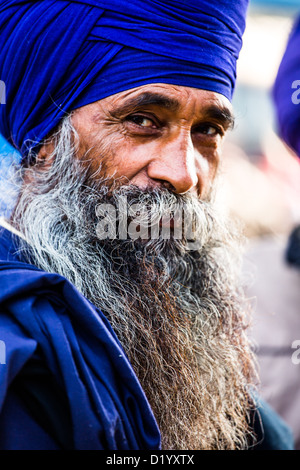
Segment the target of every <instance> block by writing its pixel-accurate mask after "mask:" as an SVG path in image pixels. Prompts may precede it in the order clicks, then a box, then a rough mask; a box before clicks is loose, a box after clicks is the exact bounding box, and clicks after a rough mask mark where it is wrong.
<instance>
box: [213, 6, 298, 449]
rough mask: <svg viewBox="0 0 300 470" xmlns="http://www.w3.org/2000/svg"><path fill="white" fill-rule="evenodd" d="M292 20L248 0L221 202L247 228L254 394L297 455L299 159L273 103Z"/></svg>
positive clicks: (278, 9) (282, 9) (282, 10)
mask: <svg viewBox="0 0 300 470" xmlns="http://www.w3.org/2000/svg"><path fill="white" fill-rule="evenodd" d="M297 15H300V0H250V10H249V16H248V21H247V28H246V32H245V36H244V46H243V49H242V52H241V56H240V59H239V62H238V71H237V76H238V80H237V87H236V92H235V96H234V100H233V106H234V109H235V115H236V127H235V129H234V131H233V132H232V133H230V135H229V136H228V138H227V141H226V145H225V152H224V153H225V155H224V173H225V178H224V184H223V188H222V189H223V192H222V202H224V203H225V205H226V206H227V207H228V208H229V210H230V211H231V213H232V214H233V215H234V216H235V217H237V218H238V219H239V220H240V221H241V222H242V223H243V224H244V233H245V235H246V237H247V244H246V253H245V257H244V271H243V276H244V279H243V281H245V283H246V291H247V294H248V296H249V298H250V299H251V303H252V305H253V312H254V318H253V325H252V329H251V334H252V337H253V340H254V344H255V349H256V352H257V358H258V366H259V373H260V387H259V392H260V395H261V396H263V398H265V399H266V400H267V401H268V402H269V403H270V404H271V405H272V406H273V408H275V410H276V411H277V412H278V413H279V415H280V416H281V417H282V418H283V419H284V420H285V421H286V422H287V423H288V424H289V426H290V427H291V428H292V430H293V432H294V438H295V448H296V449H297V450H299V449H300V419H299V417H300V364H294V363H293V362H292V359H291V358H292V354H293V352H294V351H295V350H294V349H293V348H292V343H293V341H295V340H300V266H297V265H296V264H291V263H288V262H287V253H288V249H289V246H290V240H291V234H292V233H293V231H294V230H296V228H297V227H298V226H300V159H299V158H297V157H296V156H295V155H294V154H293V153H292V152H291V151H290V150H289V149H288V148H287V147H286V146H285V145H284V144H283V143H282V142H281V140H280V139H279V138H278V136H277V124H276V118H275V112H274V107H273V102H272V86H273V83H274V80H275V77H276V74H277V70H278V67H279V64H280V62H281V59H282V56H283V54H284V51H285V48H286V44H287V40H288V37H289V34H290V31H291V28H292V25H293V22H294V20H295V18H296V16H297ZM299 57H300V44H299ZM299 60H300V59H299ZM295 78H298V79H300V77H295ZM299 112H300V105H299ZM299 132H300V129H299ZM298 256H300V235H299V234H298Z"/></svg>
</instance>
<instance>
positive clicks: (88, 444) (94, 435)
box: [0, 229, 160, 450]
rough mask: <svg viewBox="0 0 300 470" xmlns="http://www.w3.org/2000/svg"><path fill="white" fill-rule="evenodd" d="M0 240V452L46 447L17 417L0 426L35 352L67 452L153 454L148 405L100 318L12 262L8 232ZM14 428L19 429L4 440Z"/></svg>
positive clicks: (62, 283)
mask: <svg viewBox="0 0 300 470" xmlns="http://www.w3.org/2000/svg"><path fill="white" fill-rule="evenodd" d="M0 235H1V239H0V339H1V341H3V342H4V344H5V346H6V351H5V356H6V360H5V364H3V363H2V364H0V448H1V445H5V446H7V447H9V446H11V447H13V448H16V446H18V448H21V449H22V448H23V449H28V446H30V443H31V442H33V445H34V446H39V445H40V446H43V445H47V448H48V447H49V442H47V444H44V442H42V443H41V439H42V437H43V436H42V430H39V431H37V432H35V429H36V424H35V422H34V421H30V422H29V421H28V420H29V417H30V415H29V414H28V413H27V412H25V411H24V410H23V411H22V413H23V415H24V416H23V417H22V416H21V412H19V414H20V416H18V418H17V421H18V420H19V421H20V420H21V423H14V420H13V422H11V421H9V424H7V421H5V420H6V419H7V418H5V416H6V412H5V407H6V404H7V403H8V402H7V400H10V399H11V397H10V387H11V385H12V383H13V381H14V379H15V378H16V377H17V376H18V375H19V374H20V373H21V372H22V369H23V368H24V367H25V365H26V363H27V362H28V361H29V359H30V358H31V357H33V355H34V354H35V352H36V350H37V347H39V351H40V354H41V355H42V358H43V361H44V363H45V366H46V367H47V369H49V371H50V372H51V373H52V374H53V377H55V378H56V380H58V383H59V386H60V388H61V390H62V392H63V394H64V395H66V397H67V401H68V406H69V409H70V415H71V421H72V432H73V436H72V440H73V445H74V449H78V450H101V449H106V450H110V449H111V450H128V449H130V450H140V449H146V450H153V449H159V448H160V433H159V430H158V427H157V425H156V421H155V419H154V417H153V414H152V411H151V409H150V407H149V404H148V401H147V399H146V397H145V395H144V392H143V390H142V388H141V386H140V384H139V381H138V380H137V378H136V376H135V374H134V372H133V369H132V367H131V365H130V363H129V361H128V359H127V358H126V356H125V354H124V351H123V349H122V347H121V346H120V344H119V342H118V340H117V338H116V335H115V333H114V332H113V330H112V328H111V326H110V324H109V322H108V321H107V319H106V318H105V316H104V315H103V314H102V312H101V311H99V310H97V309H96V308H95V307H94V306H93V305H92V304H91V303H90V302H88V301H87V300H86V299H85V297H83V296H82V295H81V294H80V293H79V292H78V291H77V289H76V288H75V287H74V286H73V285H72V284H71V283H69V282H68V281H67V280H66V279H64V278H63V277H61V276H59V275H57V274H49V273H46V272H42V271H40V270H38V269H37V268H35V267H34V266H31V265H28V264H26V263H22V262H20V261H19V260H18V257H17V256H16V255H14V254H13V252H14V250H15V248H14V249H13V242H12V237H11V234H10V232H7V231H4V230H3V229H1V234H0ZM14 406H16V404H14ZM14 406H12V409H13V408H14ZM3 420H4V422H3ZM3 426H4V429H3V428H2V427H3ZM14 426H19V427H21V430H19V431H18V435H17V436H16V435H15V434H14V435H12V436H11V438H10V437H9V433H10V430H11V428H13V427H14ZM9 439H12V443H11V442H9V443H7V440H9ZM3 442H4V444H3ZM54 443H55V442H54ZM54 443H52V445H54ZM7 447H6V448H7Z"/></svg>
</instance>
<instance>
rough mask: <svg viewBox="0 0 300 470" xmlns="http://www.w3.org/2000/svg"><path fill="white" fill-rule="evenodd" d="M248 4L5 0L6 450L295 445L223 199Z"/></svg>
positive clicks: (2, 438)
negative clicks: (256, 330) (8, 187)
mask: <svg viewBox="0 0 300 470" xmlns="http://www.w3.org/2000/svg"><path fill="white" fill-rule="evenodd" d="M246 8H247V2H246V1H242V2H241V1H239V2H228V1H225V0H223V1H213V2H211V1H206V0H201V1H196V2H193V3H191V2H177V1H174V0H165V1H158V2H147V1H140V0H131V1H129V2H122V1H120V0H113V1H109V2H107V1H93V0H89V1H80V2H77V1H74V2H65V1H55V2H54V1H50V0H47V1H43V2H28V1H4V2H1V7H0V18H1V20H0V21H1V26H0V31H1V39H2V44H3V45H4V46H3V49H2V51H1V54H0V55H1V57H0V62H1V67H0V68H1V73H2V74H3V76H2V77H1V79H2V80H3V81H4V82H5V83H6V84H7V97H6V103H7V104H6V106H5V107H2V108H1V118H0V122H1V131H2V133H3V134H4V135H5V137H6V138H8V139H9V140H10V141H11V142H12V143H13V144H14V145H15V146H16V147H17V148H18V149H19V150H20V152H21V154H22V162H21V166H20V169H19V170H18V171H16V183H17V184H18V185H19V193H18V200H17V203H16V207H15V208H14V210H13V213H12V215H11V219H10V221H4V222H3V230H2V241H1V259H2V262H1V266H0V268H1V270H0V277H1V281H0V282H1V294H0V296H1V340H2V341H3V343H4V344H5V346H6V361H5V364H3V365H2V369H1V374H2V378H1V380H2V381H1V414H0V447H1V448H5V449H7V448H13V449H15V448H19V449H20V448H34V449H41V448H45V449H60V448H63V449H117V450H122V449H131V450H132V449H159V448H160V447H162V448H163V449H248V448H253V446H254V445H255V444H256V448H257V447H258V445H257V444H258V443H259V442H260V441H261V440H263V441H264V442H267V443H268V442H269V443H268V444H267V447H268V445H269V447H270V448H276V447H277V448H279V447H281V448H289V446H290V444H289V438H288V436H282V429H283V430H284V432H285V431H286V430H285V428H281V427H280V426H279V427H277V425H274V424H273V422H272V419H273V418H272V416H273V415H272V414H270V415H268V417H267V419H270V420H271V425H270V426H269V425H268V424H267V423H266V428H265V430H264V432H265V433H266V438H265V439H263V435H262V433H261V426H259V425H258V426H257V423H258V421H256V419H255V417H257V416H258V415H257V413H256V412H255V407H256V404H255V403H254V398H253V396H254V395H253V394H254V385H255V383H256V374H255V367H254V360H253V357H252V352H251V346H250V344H249V342H248V339H247V335H246V331H245V330H246V327H247V322H248V318H247V316H248V313H247V312H248V307H247V304H246V302H245V301H244V298H243V295H242V293H241V289H240V286H239V285H238V283H237V282H236V280H235V279H236V277H237V273H236V270H237V269H236V268H237V267H236V262H237V261H238V255H237V254H236V249H235V244H236V242H235V240H236V235H235V232H234V231H233V229H231V228H228V226H227V224H226V223H225V222H223V221H222V218H221V217H220V216H218V215H217V214H216V210H215V205H214V202H213V201H214V192H215V188H214V184H215V183H214V182H215V181H216V177H217V175H218V172H219V170H218V168H219V161H220V158H221V157H220V154H221V146H222V141H223V139H224V136H225V134H226V132H227V130H228V129H229V128H230V127H231V126H232V124H233V117H232V110H231V105H230V100H231V97H232V92H233V88H234V82H235V66H236V59H237V57H238V53H239V50H240V48H241V37H242V33H243V30H244V23H245V14H246ZM268 426H269V428H270V429H271V431H272V433H273V434H272V435H273V437H274V439H273V440H272V442H270V440H269V437H268V436H269V435H268V432H267V429H268ZM257 431H258V434H257Z"/></svg>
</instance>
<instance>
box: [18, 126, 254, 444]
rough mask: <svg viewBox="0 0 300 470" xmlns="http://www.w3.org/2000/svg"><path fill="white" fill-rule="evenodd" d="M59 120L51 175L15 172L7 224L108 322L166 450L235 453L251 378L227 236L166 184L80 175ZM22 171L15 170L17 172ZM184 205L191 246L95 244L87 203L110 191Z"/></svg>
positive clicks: (235, 261) (36, 260)
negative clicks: (19, 177)
mask: <svg viewBox="0 0 300 470" xmlns="http://www.w3.org/2000/svg"><path fill="white" fill-rule="evenodd" d="M71 131H72V129H70V127H69V121H66V122H65V123H64V124H63V127H62V129H61V131H60V132H59V133H58V135H57V137H56V148H55V151H54V155H55V158H54V162H53V164H52V166H51V168H50V169H49V170H47V172H46V171H43V168H39V166H37V167H33V168H32V169H30V168H28V169H26V170H25V172H24V175H25V178H23V180H24V181H23V187H22V191H21V193H20V197H19V200H18V204H17V206H16V209H15V211H14V214H13V218H12V222H13V223H14V225H15V226H17V227H18V229H19V230H20V231H21V232H22V233H23V235H24V236H25V238H26V240H27V242H28V243H29V247H30V248H29V249H28V245H27V244H22V242H21V247H20V249H21V250H22V251H23V256H24V257H25V258H27V259H28V260H29V261H30V262H31V263H32V264H34V265H36V266H38V267H39V268H41V269H43V270H45V271H48V272H56V273H59V274H61V275H62V276H65V277H66V278H67V279H69V280H70V281H71V282H72V283H73V284H74V285H75V286H76V287H77V288H78V289H79V291H81V292H82V293H83V294H84V295H85V296H86V297H87V298H88V299H89V300H90V301H91V302H92V303H93V304H94V305H96V306H97V307H99V308H100V309H101V310H102V311H103V312H104V313H105V314H106V315H107V317H108V318H109V320H110V322H111V324H112V326H113V328H114V330H115V332H116V334H117V336H118V337H119V340H120V342H121V344H122V345H123V348H124V350H125V351H126V353H127V355H128V357H129V360H130V361H131V364H132V367H133V369H134V370H135V372H136V374H137V376H138V378H139V380H140V383H141V385H142V387H143V389H144V391H145V393H146V396H147V397H148V400H149V402H150V404H151V406H152V409H153V412H154V415H155V417H156V420H157V422H158V425H159V427H160V430H161V434H162V446H163V448H164V449H186V450H188V449H193V450H195V449H245V448H247V446H248V445H249V443H253V439H254V436H253V435H252V433H251V429H250V427H249V425H248V422H249V414H250V409H251V406H252V399H251V396H250V394H251V388H252V385H253V381H254V380H255V371H254V365H253V364H254V361H253V357H252V354H251V348H250V345H249V342H248V339H247V336H246V327H247V321H248V305H247V303H246V301H245V299H244V296H243V292H242V291H241V289H240V288H239V286H238V282H237V278H238V265H239V255H238V250H237V239H236V237H235V235H234V232H233V231H232V228H229V227H228V226H227V225H226V224H225V223H224V221H223V220H222V218H220V216H219V215H217V214H215V211H214V207H213V204H212V203H210V202H201V201H199V200H197V199H195V198H190V197H187V196H186V197H183V196H178V195H175V194H173V193H171V192H169V191H166V190H154V191H140V190H139V189H138V188H135V187H130V186H126V185H124V184H121V182H114V183H113V184H111V182H110V181H108V180H106V179H105V178H103V177H102V178H101V177H100V176H99V175H90V174H89V171H88V169H84V168H88V167H87V166H85V165H83V163H82V162H81V161H79V160H78V159H76V157H75V156H74V149H73V148H72V145H71V142H72V139H71V137H70V136H71V135H72V132H71ZM24 175H23V176H24ZM124 195H126V197H127V200H128V201H129V203H130V202H134V203H137V202H139V203H141V204H143V205H144V207H150V206H151V207H153V206H154V205H155V207H157V214H156V215H157V217H158V219H160V218H161V217H162V216H163V214H164V212H165V210H166V209H168V208H170V207H171V206H175V205H178V204H184V205H185V207H188V210H190V211H193V213H194V214H195V217H196V225H195V226H196V227H197V232H196V239H197V241H198V249H197V250H190V249H188V248H187V243H186V240H184V239H181V240H176V239H174V238H173V237H171V238H170V239H168V240H163V239H160V238H158V239H155V240H151V239H149V240H131V239H129V240H119V239H115V240H110V239H107V240H99V238H98V237H97V234H96V226H97V217H96V216H95V207H96V206H97V204H99V203H109V204H114V205H115V206H117V203H118V201H119V198H120V196H124Z"/></svg>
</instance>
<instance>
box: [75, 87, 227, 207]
mask: <svg viewBox="0 0 300 470" xmlns="http://www.w3.org/2000/svg"><path fill="white" fill-rule="evenodd" d="M72 123H73V125H74V127H75V129H76V130H77V132H78V135H79V142H80V151H79V153H80V155H81V156H83V155H86V157H87V158H88V160H89V162H90V164H91V170H92V171H97V169H98V168H99V167H100V165H102V168H103V169H104V170H105V173H106V176H112V177H115V178H119V177H124V178H125V179H126V183H129V184H132V185H135V186H137V187H139V188H140V189H146V188H147V189H148V188H158V187H166V188H168V189H170V190H171V191H173V192H175V193H177V194H184V193H187V192H188V191H189V192H190V193H193V194H197V195H198V196H199V197H201V198H205V197H206V196H207V195H208V193H209V190H210V188H211V184H212V182H213V180H214V177H215V174H216V171H217V168H218V164H219V160H220V150H221V144H222V141H223V137H224V135H225V133H226V131H227V129H228V128H229V127H230V126H231V125H232V123H233V117H232V114H231V105H230V102H229V101H228V100H227V99H226V98H225V97H223V96H222V95H219V94H217V93H214V92H210V91H204V90H197V89H194V88H188V87H182V86H175V85H166V84H151V85H145V86H142V87H138V88H135V89H132V90H129V91H124V92H121V93H118V94H116V95H113V96H110V97H108V98H104V99H102V100H100V101H98V102H96V103H92V104H89V105H87V106H84V107H82V108H80V109H78V110H76V111H75V113H74V115H73V118H72Z"/></svg>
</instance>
